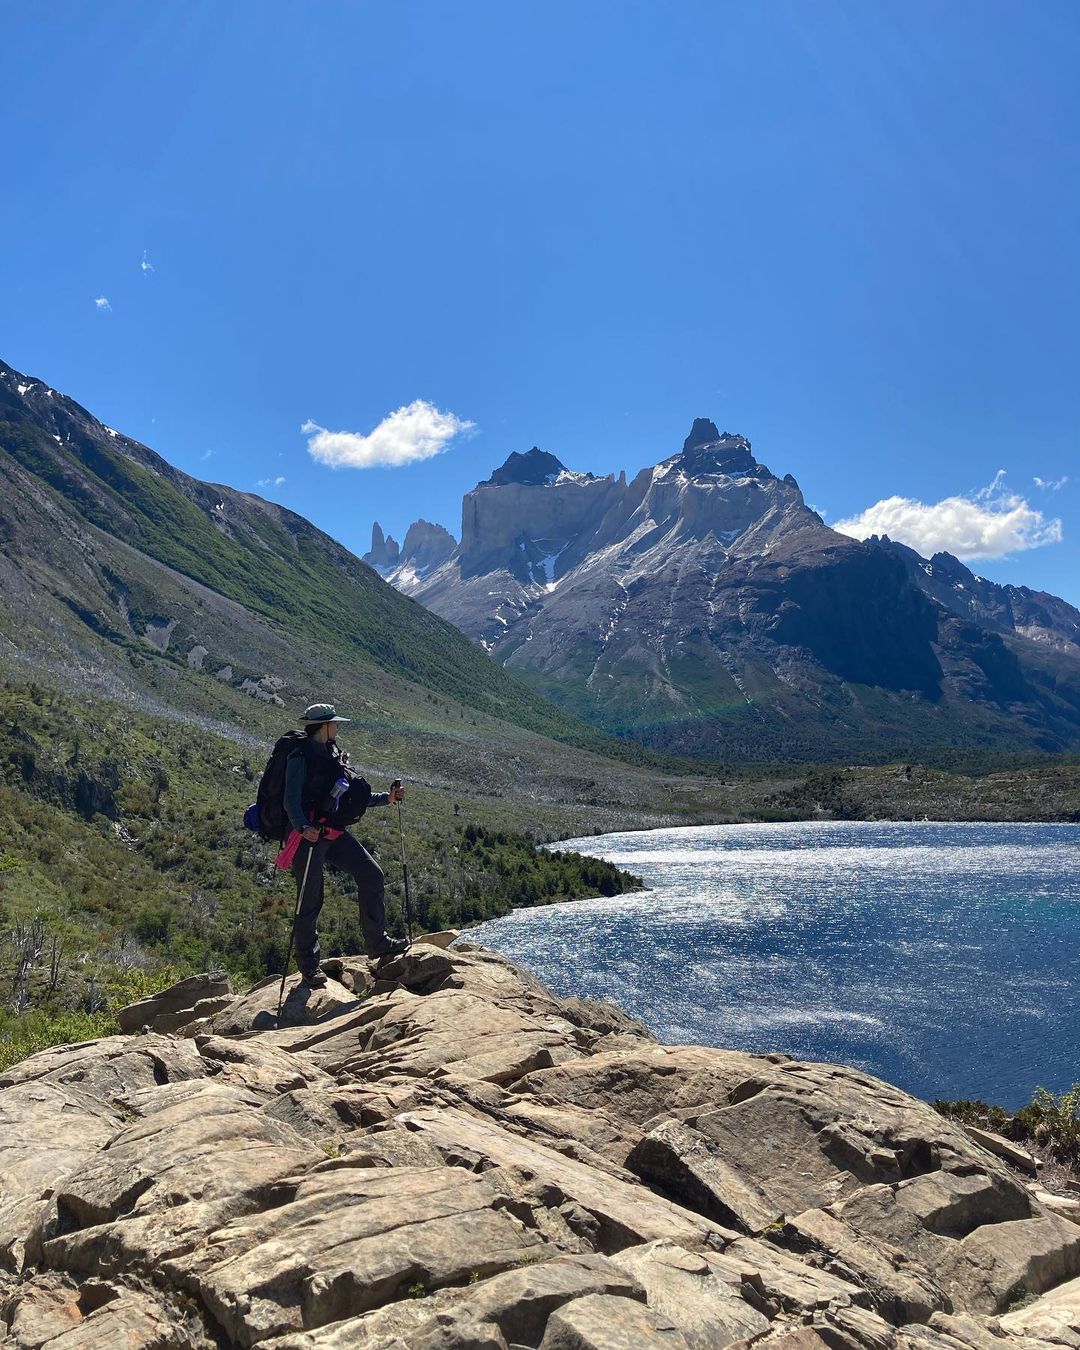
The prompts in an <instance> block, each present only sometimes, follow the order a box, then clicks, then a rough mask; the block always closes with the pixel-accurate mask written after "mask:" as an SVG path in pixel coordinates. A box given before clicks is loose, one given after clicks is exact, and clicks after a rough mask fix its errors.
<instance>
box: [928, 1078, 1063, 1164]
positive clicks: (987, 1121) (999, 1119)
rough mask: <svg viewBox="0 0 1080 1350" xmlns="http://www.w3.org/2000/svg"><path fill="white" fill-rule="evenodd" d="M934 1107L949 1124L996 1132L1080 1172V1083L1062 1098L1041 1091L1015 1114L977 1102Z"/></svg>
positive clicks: (950, 1103)
mask: <svg viewBox="0 0 1080 1350" xmlns="http://www.w3.org/2000/svg"><path fill="white" fill-rule="evenodd" d="M931 1105H932V1106H933V1108H934V1110H935V1111H938V1112H939V1113H940V1114H941V1115H943V1116H945V1117H947V1118H948V1119H949V1120H955V1121H957V1122H958V1123H959V1124H961V1125H977V1126H978V1127H979V1128H980V1129H983V1130H993V1132H994V1133H995V1134H1000V1135H1001V1136H1002V1137H1003V1138H1005V1139H1011V1140H1012V1141H1013V1142H1014V1143H1017V1144H1024V1145H1027V1146H1029V1147H1033V1148H1036V1149H1038V1150H1039V1151H1040V1153H1041V1154H1042V1155H1044V1156H1045V1158H1046V1160H1048V1161H1051V1160H1052V1161H1054V1162H1057V1163H1061V1164H1062V1165H1063V1166H1065V1167H1070V1168H1080V1083H1074V1084H1073V1086H1072V1087H1071V1088H1070V1089H1069V1090H1068V1091H1067V1092H1063V1093H1060V1094H1059V1095H1055V1094H1054V1093H1052V1092H1048V1091H1047V1090H1046V1088H1043V1087H1037V1088H1036V1089H1035V1091H1034V1093H1033V1094H1032V1098H1031V1101H1030V1102H1029V1103H1028V1105H1027V1106H1022V1107H1021V1108H1020V1110H1019V1111H1014V1112H1009V1111H1006V1110H1005V1109H1004V1108H1003V1107H1001V1106H991V1105H989V1104H988V1103H987V1102H983V1101H977V1100H976V1101H968V1100H965V1099H960V1100H958V1101H951V1102H950V1101H941V1100H938V1101H934V1102H931Z"/></svg>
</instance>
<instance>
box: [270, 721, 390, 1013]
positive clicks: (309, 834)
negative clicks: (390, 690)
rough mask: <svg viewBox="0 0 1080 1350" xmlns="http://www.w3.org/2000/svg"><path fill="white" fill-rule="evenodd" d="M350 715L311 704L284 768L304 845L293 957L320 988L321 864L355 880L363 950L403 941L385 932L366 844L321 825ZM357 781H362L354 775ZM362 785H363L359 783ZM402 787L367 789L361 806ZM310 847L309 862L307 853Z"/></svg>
mask: <svg viewBox="0 0 1080 1350" xmlns="http://www.w3.org/2000/svg"><path fill="white" fill-rule="evenodd" d="M348 721H351V719H350V718H348V717H339V716H338V715H337V712H336V711H335V709H334V708H333V706H332V705H331V704H329V703H313V704H312V705H311V707H310V708H308V709H306V710H305V712H304V715H303V717H301V718H300V722H301V725H302V726H303V727H304V729H305V731H306V732H307V740H306V741H303V742H301V744H300V745H299V746H298V747H297V748H296V749H295V750H293V751H292V753H291V754H290V755H289V757H288V759H287V761H286V768H285V814H286V815H287V817H288V819H289V823H290V824H291V825H292V827H293V829H294V830H299V831H300V834H301V836H302V838H303V840H304V845H306V847H304V846H301V847H300V848H298V849H297V851H296V856H295V857H294V859H293V863H292V873H293V876H294V877H295V878H296V886H297V897H298V898H299V894H300V887H301V885H303V884H304V875H305V871H306V873H307V884H306V885H305V886H304V895H303V900H302V903H301V905H300V909H299V912H298V914H297V916H296V930H295V941H296V960H297V965H298V966H299V967H300V974H301V976H302V978H303V982H304V984H305V985H307V987H308V988H309V989H321V988H322V987H323V986H324V985H325V984H326V976H325V975H324V974H323V973H322V971H321V970H320V969H319V960H320V955H321V954H320V952H319V934H318V930H317V928H316V925H317V923H318V920H319V912H320V911H321V909H322V906H323V868H324V866H325V865H326V864H327V863H329V865H330V866H331V867H334V868H337V869H338V870H339V871H341V872H346V873H347V874H348V875H349V876H351V877H352V879H353V880H354V881H355V882H356V891H357V897H358V899H359V901H360V928H361V931H362V932H363V935H364V947H365V949H366V951H367V954H368V956H371V957H378V956H397V955H399V954H400V953H401V952H403V951H405V949H406V948H407V947H408V945H409V944H408V943H407V942H406V941H405V940H404V939H403V938H392V937H390V936H389V934H388V933H387V931H386V905H385V893H384V886H383V871H382V868H381V867H380V866H379V864H378V863H377V862H376V861H375V859H374V858H373V857H372V856H371V854H370V853H369V852H368V851H367V849H366V848H364V846H363V845H362V844H360V843H358V842H357V840H355V839H354V838H353V837H352V835H351V834H349V832H348V830H342V831H340V832H338V831H337V830H336V829H334V830H330V831H329V834H330V835H331V836H332V837H327V834H326V833H324V828H323V826H322V825H321V824H320V820H321V818H323V817H324V816H325V815H326V814H327V812H328V809H329V804H330V803H331V801H332V793H333V789H334V785H335V783H336V782H338V780H339V779H340V778H341V777H342V775H343V774H344V772H345V765H346V763H347V761H348V755H347V754H346V753H345V752H343V751H342V750H339V749H338V746H337V743H336V741H337V732H338V727H339V726H340V725H341V723H342V722H348ZM359 781H360V782H363V780H359ZM364 788H365V790H367V785H366V784H364ZM404 796H405V789H404V788H403V787H402V786H401V785H400V784H399V783H395V784H394V785H393V786H392V787H391V789H390V791H389V792H374V793H372V794H371V796H370V798H368V799H367V801H366V806H388V805H390V804H392V803H394V802H399V801H401V800H402V799H403V798H404ZM309 852H310V866H308V865H307V864H308V854H309Z"/></svg>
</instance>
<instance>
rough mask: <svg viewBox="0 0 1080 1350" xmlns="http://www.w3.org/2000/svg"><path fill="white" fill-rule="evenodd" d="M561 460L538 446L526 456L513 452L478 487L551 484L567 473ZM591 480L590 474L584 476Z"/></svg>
mask: <svg viewBox="0 0 1080 1350" xmlns="http://www.w3.org/2000/svg"><path fill="white" fill-rule="evenodd" d="M568 472H569V470H568V469H567V467H566V465H565V464H564V463H563V462H562V460H560V459H558V458H556V456H555V455H553V454H551V453H550V452H549V451H547V450H541V449H540V447H539V446H538V445H534V446H533V448H532V449H531V450H530V451H528V453H527V454H524V455H522V454H519V453H518V451H517V450H515V451H514V452H513V453H512V454H511V455H510V456H509V458H508V459H507V460H506V462H505V463H504V464H503V465H502V466H501V467H500V468H498V469H496V470H495V472H494V473H493V474H492V475H491V477H490V478H487V479H485V480H484V482H482V483H480V484H479V486H480V487H505V486H506V485H507V484H508V483H521V484H523V485H525V486H526V487H537V486H539V485H541V484H543V483H553V482H554V481H555V480H556V479H557V478H558V476H559V475H560V474H561V473H568ZM585 476H586V477H589V478H591V477H592V474H587V475H585Z"/></svg>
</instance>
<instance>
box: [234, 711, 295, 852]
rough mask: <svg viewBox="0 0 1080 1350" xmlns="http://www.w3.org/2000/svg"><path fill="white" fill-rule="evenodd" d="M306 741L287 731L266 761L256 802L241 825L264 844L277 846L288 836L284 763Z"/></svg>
mask: <svg viewBox="0 0 1080 1350" xmlns="http://www.w3.org/2000/svg"><path fill="white" fill-rule="evenodd" d="M306 741H307V733H306V732H304V731H287V732H286V733H285V735H284V736H282V737H280V738H279V739H278V741H277V742H276V743H275V745H274V748H273V750H271V752H270V758H269V759H268V760H267V761H266V768H265V769H264V770H263V776H262V778H261V779H260V781H259V791H258V794H257V796H256V798H255V801H254V802H253V803H252V805H251V806H249V807H248V809H247V811H245V813H244V824H245V825H246V826H247V827H248V829H249V830H254V831H255V832H256V833H257V834H259V835H260V836H261V837H262V838H263V839H265V840H266V841H267V843H276V844H280V843H282V842H283V841H284V839H285V836H286V835H287V834H288V832H289V822H288V819H287V817H286V815H285V762H286V760H287V759H288V758H289V756H290V755H291V754H292V752H293V751H294V750H297V749H299V748H300V747H301V746H303V745H304V744H305V743H306Z"/></svg>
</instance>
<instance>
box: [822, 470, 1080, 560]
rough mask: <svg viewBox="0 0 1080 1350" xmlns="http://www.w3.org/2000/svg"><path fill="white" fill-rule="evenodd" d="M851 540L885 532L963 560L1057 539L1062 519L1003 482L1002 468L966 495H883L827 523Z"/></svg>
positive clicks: (922, 549) (1018, 550)
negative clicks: (1049, 515) (933, 498)
mask: <svg viewBox="0 0 1080 1350" xmlns="http://www.w3.org/2000/svg"><path fill="white" fill-rule="evenodd" d="M832 528H833V529H834V530H839V531H840V533H841V534H849V535H851V536H853V537H854V538H855V539H867V538H869V536H870V535H872V534H887V535H888V536H889V538H890V539H894V540H896V541H897V542H898V543H901V544H907V545H908V546H909V547H910V548H913V549H915V550H916V552H918V553H921V554H922V555H923V556H924V557H929V556H930V555H931V554H933V553H938V552H944V553H951V554H953V555H954V557H957V558H961V559H963V560H965V561H968V560H971V559H973V558H1004V557H1007V556H1008V555H1009V554H1010V553H1022V552H1023V551H1025V550H1026V549H1031V548H1042V547H1043V546H1044V545H1045V544H1059V543H1060V542H1061V540H1062V539H1063V538H1064V532H1063V530H1062V525H1061V521H1060V520H1058V519H1057V518H1047V517H1046V516H1045V515H1044V514H1043V513H1042V512H1041V511H1039V510H1037V509H1036V508H1035V507H1033V506H1032V505H1031V504H1030V502H1028V500H1027V499H1026V498H1025V497H1022V496H1021V495H1020V494H1019V493H1016V492H1011V491H1010V490H1009V489H1008V488H1007V487H1006V486H1005V470H1004V469H999V470H998V472H997V473H996V474H995V475H994V478H993V481H992V482H990V483H988V484H987V486H986V487H984V488H980V489H979V490H978V491H977V492H973V493H971V494H970V495H969V496H966V497H965V496H957V497H945V498H943V499H942V500H941V501H939V502H930V503H927V502H921V501H917V500H916V499H915V498H913V497H885V498H884V499H883V500H882V501H879V502H875V503H874V505H873V506H868V507H867V508H866V510H865V511H861V512H860V513H859V514H858V515H857V516H852V517H850V518H849V519H848V520H840V521H837V522H836V524H835V525H833V527H832Z"/></svg>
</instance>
